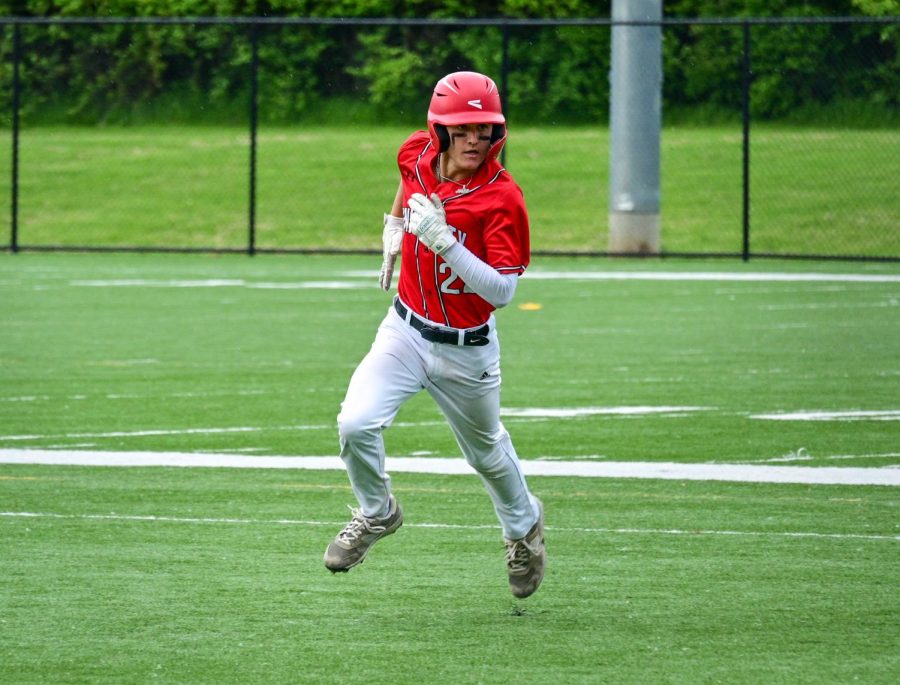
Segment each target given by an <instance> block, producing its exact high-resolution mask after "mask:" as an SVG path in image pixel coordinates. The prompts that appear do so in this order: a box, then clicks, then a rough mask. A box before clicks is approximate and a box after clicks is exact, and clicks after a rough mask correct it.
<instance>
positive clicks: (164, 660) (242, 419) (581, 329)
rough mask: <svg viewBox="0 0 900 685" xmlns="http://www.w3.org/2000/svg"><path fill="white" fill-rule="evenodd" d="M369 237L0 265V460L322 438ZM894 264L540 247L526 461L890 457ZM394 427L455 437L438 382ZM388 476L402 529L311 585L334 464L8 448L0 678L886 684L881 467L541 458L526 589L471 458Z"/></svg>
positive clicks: (370, 302) (891, 539) (525, 385)
mask: <svg viewBox="0 0 900 685" xmlns="http://www.w3.org/2000/svg"><path fill="white" fill-rule="evenodd" d="M378 261H379V260H378V258H377V257H324V256H316V257H305V256H304V257H301V256H293V257H275V256H261V257H257V258H254V259H250V258H246V257H239V256H220V257H212V256H188V255H180V256H179V255H175V256H160V255H84V254H68V255H67V254H46V255H44V254H20V255H15V256H11V255H2V256H0V321H2V329H0V452H2V451H3V450H12V449H17V450H21V449H23V448H25V449H28V448H32V449H44V450H55V451H87V450H91V451H95V452H107V451H149V452H162V451H170V452H209V453H218V454H236V455H243V456H246V457H249V458H253V457H255V456H266V455H287V456H290V455H298V456H304V455H324V456H328V455H332V456H333V455H334V454H336V443H337V437H336V425H335V416H336V414H337V411H338V408H339V404H340V401H341V399H342V396H343V392H344V389H345V387H346V383H347V381H348V379H349V376H350V374H351V373H352V371H353V368H354V367H355V365H356V363H357V362H358V361H359V359H360V358H361V357H362V355H363V354H364V353H365V351H366V350H367V348H368V346H369V344H370V343H371V340H372V336H373V334H374V331H375V327H376V326H377V324H378V322H379V320H380V319H381V317H382V316H383V314H384V312H385V311H386V309H387V307H388V303H389V297H388V296H387V295H386V294H384V293H382V292H381V291H379V290H378V289H377V287H376V286H375V281H376V270H377V267H378ZM634 272H638V273H634ZM629 273H631V276H629ZM716 273H718V274H720V275H719V276H717V277H716V276H710V275H709V274H716ZM698 274H706V275H705V276H702V277H701V276H699V275H698ZM898 276H900V268H898V266H897V265H890V264H865V265H854V264H832V265H823V264H814V263H804V262H789V263H781V262H764V261H753V262H750V263H749V264H738V263H731V262H718V261H717V262H702V261H698V262H689V261H654V262H646V261H602V260H563V259H548V258H543V259H537V260H535V261H534V263H533V264H532V267H531V268H530V269H529V272H528V274H527V275H526V277H525V278H524V279H523V280H522V282H521V283H520V288H519V291H518V294H517V297H516V300H515V301H514V303H513V304H512V305H511V306H510V307H508V308H506V309H504V310H502V311H501V312H499V313H498V321H499V326H500V333H501V340H502V344H503V373H504V390H503V407H504V411H505V414H506V415H505V419H504V421H505V423H506V425H507V427H508V429H509V431H510V433H511V435H512V437H513V441H514V443H515V444H516V447H517V449H518V451H519V454H520V456H521V457H522V458H523V459H524V460H527V461H529V462H536V461H537V460H543V461H560V460H561V461H570V460H581V461H590V462H599V463H602V462H604V461H626V462H683V463H703V464H747V465H753V466H757V467H762V466H788V467H801V466H806V467H843V468H851V467H864V468H876V467H877V468H881V469H883V468H885V467H896V466H897V465H900V450H898V437H900V430H898V426H900V422H898V415H900V406H898V405H900V396H898V393H897V387H898V383H897V381H898V377H900V357H898V354H897V340H898V339H900V318H898V315H897V312H898V307H900V281H898V280H897V278H898ZM701 278H702V280H701ZM790 278H794V279H797V280H787V279H790ZM879 279H880V280H879ZM526 304H530V305H532V306H529V307H524V308H522V307H520V305H526ZM387 449H388V453H389V455H391V456H420V457H423V458H425V459H428V458H435V457H451V458H452V457H458V451H457V448H456V446H455V444H454V443H453V439H452V436H451V435H450V432H449V429H447V428H446V426H444V425H443V424H442V421H441V417H440V415H439V414H438V412H437V411H436V409H435V408H434V407H433V405H432V404H431V403H430V400H428V398H427V397H426V396H422V397H419V398H416V399H415V400H413V401H412V402H411V403H410V404H408V405H407V406H406V407H404V408H403V410H402V411H401V413H400V415H399V417H398V419H397V424H396V425H395V426H393V427H392V428H391V429H390V430H389V432H388V433H387ZM394 483H395V486H396V492H397V495H398V497H399V498H400V500H401V502H402V503H403V505H404V508H405V510H406V523H405V525H404V527H403V528H402V529H401V530H400V531H399V532H398V533H397V534H396V535H394V536H392V537H390V538H388V539H386V540H384V541H383V542H380V543H379V544H378V546H377V547H376V548H375V549H374V551H373V552H372V554H371V556H370V558H369V559H368V560H367V561H366V562H365V564H364V565H363V566H361V567H360V568H358V569H354V570H353V571H352V572H351V573H349V574H346V575H342V576H331V575H330V574H328V573H327V571H325V569H324V567H323V566H322V561H321V556H322V553H323V551H324V548H325V546H326V544H327V543H328V541H329V539H330V538H331V537H332V536H333V535H334V534H335V533H336V532H337V530H338V529H339V528H340V527H341V526H342V525H343V523H344V522H345V521H346V519H347V514H348V513H347V510H346V506H345V505H347V504H350V503H352V495H351V493H350V490H349V487H348V486H347V482H346V477H345V476H344V474H343V473H341V472H340V471H321V472H315V471H301V470H280V471H275V470H265V469H215V468H212V469H210V468H206V469H193V468H181V469H178V468H111V467H99V468H88V467H75V466H68V467H64V466H40V465H9V464H7V465H0V531H2V532H0V574H2V577H3V578H4V582H3V584H2V589H0V682H3V683H7V682H9V683H48V682H53V683H83V682H92V683H93V682H107V683H132V682H133V683H138V682H162V683H188V682H190V683H223V682H228V683H256V682H258V683H273V682H278V683H296V682H315V683H318V682H323V683H338V682H360V683H362V682H366V683H414V682H423V681H426V680H427V681H433V682H448V683H450V682H453V683H456V682H460V683H470V682H473V683H474V682H483V683H509V682H526V683H546V682H548V681H551V680H556V681H558V682H565V683H569V682H572V683H617V682H627V683H647V682H666V683H698V682H699V683H704V682H709V683H712V682H727V683H732V682H734V683H760V682H767V683H768V682H779V683H823V682H827V683H846V682H865V683H893V682H896V681H897V679H898V677H900V658H898V656H897V649H896V648H897V644H898V642H900V628H898V623H897V616H898V615H900V613H898V612H900V601H898V595H897V591H896V589H897V587H898V581H900V573H898V569H900V563H898V562H900V531H898V517H897V508H898V497H897V492H896V488H895V487H885V486H856V485H800V484H762V483H728V482H717V481H708V482H707V481H695V482H690V481H679V480H635V479H609V478H569V477H534V478H532V479H530V483H531V486H532V489H533V490H534V491H535V493H536V494H537V495H538V496H539V497H541V498H542V500H543V501H544V503H545V505H546V510H547V526H548V531H547V535H548V542H547V545H548V552H549V555H550V559H549V564H550V565H549V570H548V575H547V579H546V581H545V584H544V586H543V587H542V588H541V589H540V590H539V592H538V593H537V594H536V595H534V596H533V597H531V598H529V599H527V600H524V601H514V600H513V598H512V596H511V595H510V594H509V593H508V590H507V588H506V579H505V574H504V569H503V555H502V543H501V538H500V532H499V528H498V527H497V525H496V521H495V519H494V516H493V512H492V510H491V507H490V503H489V500H488V498H487V495H486V494H485V493H484V491H483V489H482V486H481V484H480V483H479V482H478V480H477V478H476V477H475V476H474V475H472V476H439V475H428V474H409V473H398V474H395V476H394Z"/></svg>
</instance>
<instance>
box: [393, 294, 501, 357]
mask: <svg viewBox="0 0 900 685" xmlns="http://www.w3.org/2000/svg"><path fill="white" fill-rule="evenodd" d="M394 309H396V310H397V313H398V314H399V315H400V318H401V319H404V320H405V321H406V322H407V323H409V325H410V326H412V327H413V328H415V329H416V330H417V331H419V335H421V336H422V337H423V338H424V339H425V340H427V341H428V342H433V343H441V344H444V345H459V344H460V341H459V333H458V332H457V331H456V330H451V329H448V328H438V327H436V326H429V325H428V324H427V323H425V322H424V321H422V320H421V319H418V318H416V315H415V314H413V313H412V312H410V311H409V310H408V309H407V308H406V307H404V306H403V303H402V302H401V301H400V299H399V298H397V299H395V300H394ZM407 315H408V316H407ZM490 332H491V327H490V326H488V325H487V324H484V326H482V327H481V328H477V329H475V330H474V331H466V332H465V333H464V334H463V337H462V344H463V345H471V346H474V347H480V346H481V345H487V344H488V343H489V342H490V340H489V339H488V337H487V334H488V333H490Z"/></svg>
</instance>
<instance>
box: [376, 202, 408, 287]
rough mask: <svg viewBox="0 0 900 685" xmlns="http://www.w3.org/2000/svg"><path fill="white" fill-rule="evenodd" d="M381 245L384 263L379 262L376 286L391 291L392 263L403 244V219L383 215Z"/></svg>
mask: <svg viewBox="0 0 900 685" xmlns="http://www.w3.org/2000/svg"><path fill="white" fill-rule="evenodd" d="M381 242H382V244H383V247H384V249H383V255H384V261H383V262H381V276H379V278H378V284H379V285H380V286H381V289H382V290H390V289H391V279H392V278H393V277H394V263H395V262H396V261H397V255H398V254H399V253H400V244H401V243H402V242H403V217H399V216H393V215H392V214H385V215H384V232H383V233H382V234H381Z"/></svg>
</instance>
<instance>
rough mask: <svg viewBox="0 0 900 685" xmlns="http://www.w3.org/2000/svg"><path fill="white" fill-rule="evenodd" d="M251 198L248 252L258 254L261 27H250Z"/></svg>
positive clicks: (251, 254)
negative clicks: (257, 176)
mask: <svg viewBox="0 0 900 685" xmlns="http://www.w3.org/2000/svg"><path fill="white" fill-rule="evenodd" d="M250 52H251V56H250V199H249V205H250V207H249V211H250V216H249V223H248V233H249V234H248V236H247V254H249V255H250V256H251V257H252V256H253V255H254V254H256V128H257V114H258V107H259V103H258V85H259V84H258V74H259V29H258V27H257V26H256V25H255V24H253V25H252V26H251V27H250Z"/></svg>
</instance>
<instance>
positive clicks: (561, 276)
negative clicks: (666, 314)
mask: <svg viewBox="0 0 900 685" xmlns="http://www.w3.org/2000/svg"><path fill="white" fill-rule="evenodd" d="M525 273H526V276H525V277H526V278H529V279H536V280H545V281H582V280H583V281H744V282H754V283H758V282H780V283H811V282H812V283H820V282H828V283H831V282H837V283H900V275H897V274H824V273H775V272H773V273H764V272H747V273H723V272H716V271H684V272H680V271H527V272H525Z"/></svg>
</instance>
